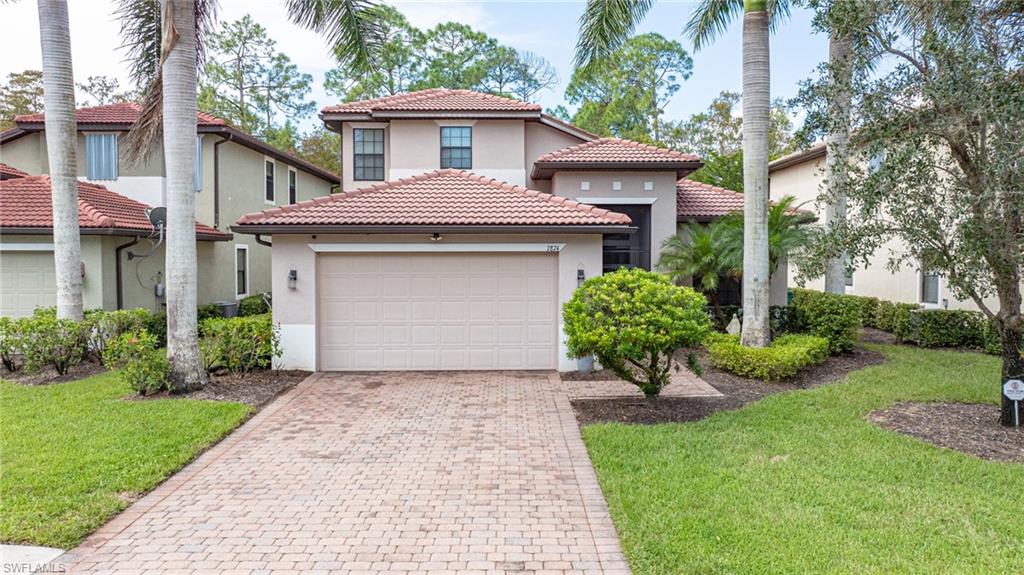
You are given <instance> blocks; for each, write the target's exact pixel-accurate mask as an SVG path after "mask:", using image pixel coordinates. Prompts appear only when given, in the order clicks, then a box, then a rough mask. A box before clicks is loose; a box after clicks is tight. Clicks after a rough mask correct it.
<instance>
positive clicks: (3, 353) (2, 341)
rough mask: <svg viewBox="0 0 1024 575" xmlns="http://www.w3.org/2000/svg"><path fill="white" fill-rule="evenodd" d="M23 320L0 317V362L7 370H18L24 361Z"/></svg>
mask: <svg viewBox="0 0 1024 575" xmlns="http://www.w3.org/2000/svg"><path fill="white" fill-rule="evenodd" d="M24 347H25V322H24V321H22V320H20V319H12V318H9V317H0V363H2V364H3V366H4V369H6V370H7V371H11V372H13V371H18V370H19V369H21V367H22V366H23V365H24V363H25V355H24V351H23V350H24Z"/></svg>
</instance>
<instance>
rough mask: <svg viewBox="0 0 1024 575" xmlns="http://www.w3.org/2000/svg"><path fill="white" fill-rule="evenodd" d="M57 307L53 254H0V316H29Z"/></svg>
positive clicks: (5, 252) (6, 252)
mask: <svg viewBox="0 0 1024 575" xmlns="http://www.w3.org/2000/svg"><path fill="white" fill-rule="evenodd" d="M53 305H57V278H56V274H55V272H54V265H53V252H11V251H4V252H0V315H5V316H12V317H22V316H26V315H32V311H33V310H35V309H36V308H37V307H48V306H53Z"/></svg>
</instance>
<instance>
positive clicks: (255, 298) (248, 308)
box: [238, 294, 270, 317]
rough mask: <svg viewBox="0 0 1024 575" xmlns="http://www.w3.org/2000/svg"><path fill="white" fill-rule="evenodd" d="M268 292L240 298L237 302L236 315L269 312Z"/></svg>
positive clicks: (246, 315)
mask: <svg viewBox="0 0 1024 575" xmlns="http://www.w3.org/2000/svg"><path fill="white" fill-rule="evenodd" d="M269 297H270V296H269V294H256V295H251V296H249V297H247V298H242V300H241V301H240V302H238V315H239V316H242V317H248V316H250V315H262V314H265V313H268V312H270V305H268V304H267V299H269Z"/></svg>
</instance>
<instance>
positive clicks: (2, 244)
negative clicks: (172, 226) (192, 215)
mask: <svg viewBox="0 0 1024 575" xmlns="http://www.w3.org/2000/svg"><path fill="white" fill-rule="evenodd" d="M12 171H16V170H11V169H10V167H9V166H6V165H3V164H0V174H4V178H3V180H2V181H0V309H2V310H3V314H4V315H8V316H14V317H21V316H26V315H31V314H32V311H33V310H34V309H35V308H37V307H46V306H52V305H54V301H55V299H56V280H55V276H54V261H53V205H52V203H51V199H52V195H51V191H50V178H49V176H25V177H16V176H15V177H7V175H8V174H9V173H11V172H12ZM148 210H149V206H147V205H145V204H143V203H140V202H137V201H135V200H132V199H130V198H126V197H124V196H122V195H120V194H116V193H114V192H112V191H110V190H108V189H106V188H105V187H103V186H99V185H96V184H90V183H87V182H79V184H78V225H79V227H80V229H81V235H82V238H81V247H82V303H83V304H84V306H85V308H86V309H93V308H103V309H121V308H133V307H147V308H151V309H152V307H153V302H154V301H155V300H154V293H153V292H154V285H155V284H157V283H159V282H160V281H161V280H160V279H159V277H160V276H161V275H162V273H163V268H164V246H163V245H159V246H155V248H154V246H153V244H152V243H149V242H145V241H142V240H146V239H155V238H153V234H154V232H153V226H152V225H151V224H150V221H149V218H148V217H147V212H148ZM195 233H196V239H197V240H199V243H198V246H197V252H198V254H199V261H200V262H209V261H210V259H211V257H212V255H213V251H214V249H215V248H214V245H215V244H216V243H225V244H226V242H228V241H229V240H231V238H232V236H231V234H228V233H224V232H221V231H218V230H215V229H213V228H211V227H209V226H205V225H202V224H198V223H197V224H196V232H195ZM137 256H142V257H137ZM133 260H134V261H133ZM129 262H131V263H130V264H129ZM213 272H214V270H213V269H211V267H210V266H209V265H201V266H200V267H199V282H200V284H202V283H203V282H210V281H212V280H213V278H212V277H211V276H212V275H213Z"/></svg>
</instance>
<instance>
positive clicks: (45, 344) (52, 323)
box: [18, 309, 86, 375]
mask: <svg viewBox="0 0 1024 575" xmlns="http://www.w3.org/2000/svg"><path fill="white" fill-rule="evenodd" d="M37 312H38V313H35V314H34V315H32V316H31V317H28V318H22V319H20V320H18V321H19V322H20V323H21V326H22V329H23V330H24V331H23V338H22V340H21V341H22V345H21V352H22V353H23V354H24V357H25V370H26V371H29V372H34V371H38V370H39V369H41V368H42V367H43V366H46V365H52V366H53V368H54V369H55V370H57V373H58V374H60V375H64V374H66V373H67V372H68V370H70V369H71V368H72V367H74V366H75V365H78V364H79V363H80V362H81V361H82V358H84V357H85V353H86V349H85V341H86V337H85V329H84V325H83V324H82V323H78V322H75V321H72V320H69V319H57V314H56V312H54V313H53V314H50V313H48V312H47V311H46V310H45V309H44V310H42V311H39V310H37Z"/></svg>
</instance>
